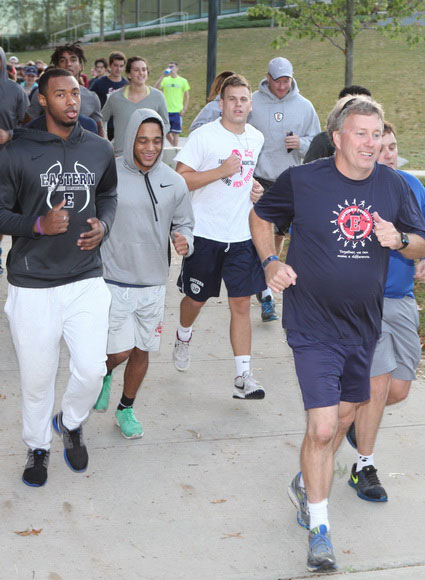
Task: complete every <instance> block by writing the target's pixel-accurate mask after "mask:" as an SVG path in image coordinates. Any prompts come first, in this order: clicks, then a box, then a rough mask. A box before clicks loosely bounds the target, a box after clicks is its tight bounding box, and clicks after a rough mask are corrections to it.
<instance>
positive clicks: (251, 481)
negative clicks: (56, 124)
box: [0, 239, 425, 580]
mask: <svg viewBox="0 0 425 580" xmlns="http://www.w3.org/2000/svg"><path fill="white" fill-rule="evenodd" d="M8 245H9V240H8V239H5V240H4V242H3V247H4V248H5V251H4V254H3V255H4V256H5V255H6V252H7V247H8ZM177 272H178V260H177V259H173V265H172V269H171V279H170V284H169V291H168V297H167V309H166V317H165V318H166V319H165V325H164V333H163V338H162V345H161V351H160V353H159V354H157V355H155V356H152V358H151V366H150V370H149V372H148V376H147V379H146V382H145V385H144V388H143V392H142V393H140V396H139V398H138V399H137V401H136V404H135V411H136V414H137V416H138V417H139V419H140V420H141V421H142V423H143V425H144V429H145V436H144V437H143V439H139V440H134V441H127V440H125V439H123V438H122V436H121V435H120V433H119V431H118V429H117V427H115V426H114V423H113V412H114V409H115V405H116V403H117V402H118V399H119V395H120V391H121V387H122V369H119V370H117V371H116V372H115V373H114V380H113V388H112V391H113V395H112V401H111V407H110V409H109V410H108V412H107V413H106V414H103V415H102V414H96V413H93V414H92V415H91V417H90V419H89V421H88V422H87V424H86V425H85V436H86V442H87V446H88V449H89V454H90V462H89V468H88V470H87V472H86V473H84V474H76V473H73V472H71V471H70V470H69V469H68V467H67V466H66V465H65V462H64V460H63V445H62V442H61V441H60V439H59V438H58V437H57V436H54V439H53V444H52V454H51V459H50V466H49V479H48V482H47V484H46V486H45V487H43V488H39V489H36V488H30V487H27V486H25V485H24V484H23V483H22V482H21V475H22V470H23V466H24V464H25V459H26V449H25V446H24V444H23V443H22V440H21V434H20V431H21V417H20V392H19V373H18V369H17V363H16V359H15V354H14V351H13V347H12V345H11V341H10V336H9V330H8V326H7V321H6V319H5V316H4V314H3V305H4V300H5V295H6V290H7V284H6V274H4V275H3V277H2V279H1V281H0V298H1V302H2V308H1V317H2V324H1V326H0V333H1V345H2V348H1V349H0V365H1V369H2V379H3V381H2V386H1V389H0V408H1V416H2V424H1V433H0V454H1V459H2V470H1V472H0V493H1V501H0V508H1V521H2V525H1V530H2V532H1V544H2V554H3V557H2V565H1V569H0V579H2V580H14V579H18V580H30V579H34V580H121V579H125V580H171V579H182V580H201V579H202V580H254V579H258V580H278V579H280V580H283V579H290V578H291V579H295V578H297V579H299V578H312V577H314V575H312V574H309V573H308V572H307V570H306V567H305V560H306V545H307V533H306V531H305V530H303V529H302V528H300V527H299V526H298V524H297V523H296V518H295V509H294V508H293V506H292V504H291V503H290V501H289V499H288V497H287V494H286V487H287V485H288V483H289V482H290V481H291V479H292V477H293V475H294V474H295V473H296V472H297V470H298V455H299V448H300V443H301V441H302V436H303V432H304V426H305V419H304V413H303V408H302V402H301V397H300V394H299V389H298V386H297V381H296V378H295V374H294V369H293V364H292V357H291V352H290V349H289V348H288V346H287V344H286V342H285V340H284V338H283V334H282V330H281V327H280V323H279V322H272V323H267V324H264V323H262V322H261V319H260V312H259V308H258V306H257V305H256V303H255V299H253V301H252V303H253V309H252V318H253V335H254V341H253V358H254V363H253V367H254V372H255V375H256V377H257V378H259V379H260V380H261V382H262V384H263V385H264V387H265V389H266V398H265V399H264V400H263V401H240V400H234V399H232V390H233V389H232V383H233V374H234V372H233V371H234V368H233V367H234V365H233V357H232V354H231V349H230V345H229V340H228V319H229V315H228V308H227V304H226V300H225V299H224V297H223V298H220V299H216V300H211V301H210V302H209V303H208V304H207V306H206V307H205V308H204V311H203V312H202V314H201V317H200V319H199V321H198V323H197V324H196V331H195V332H194V335H193V340H192V347H191V348H192V359H193V362H192V365H191V367H190V369H189V371H188V372H187V373H178V372H177V371H176V370H175V369H174V366H173V364H172V362H171V351H172V347H173V344H174V336H175V327H176V323H177V320H178V304H179V301H180V296H179V294H178V292H177V290H176V288H175V279H176V276H177ZM280 308H281V305H280V304H279V310H280ZM67 375H68V359H67V353H66V349H65V348H64V349H63V352H62V355H61V360H60V369H59V373H58V379H57V394H58V397H57V403H56V408H57V409H59V406H60V396H61V392H62V391H63V388H64V385H65V383H66V380H67ZM424 408H425V393H424V380H423V378H422V379H421V380H419V381H417V382H415V383H414V385H413V388H412V394H411V396H410V398H409V399H408V401H406V402H405V403H403V404H401V405H399V406H397V407H395V408H393V409H390V412H387V414H386V416H385V420H384V425H383V427H382V430H381V433H380V437H379V440H378V444H377V448H376V454H375V456H376V458H377V461H378V466H379V468H380V469H379V475H380V477H381V480H382V482H383V484H384V486H385V487H386V489H387V491H388V494H389V497H390V501H389V502H388V503H387V504H373V503H370V502H365V501H362V500H360V499H358V498H357V496H356V494H355V492H354V491H353V490H352V489H351V488H350V487H349V486H348V485H347V480H348V476H349V471H350V468H351V465H352V463H353V462H354V460H355V456H354V453H353V450H352V449H351V448H350V447H349V445H348V444H347V443H346V442H344V443H343V445H342V447H341V450H340V452H339V454H338V457H337V462H336V469H335V479H334V485H333V491H332V497H331V501H330V517H331V522H332V534H333V541H334V546H335V550H336V555H337V560H338V565H339V567H340V569H339V573H337V574H334V576H335V577H337V578H338V577H342V575H344V574H348V573H350V576H349V577H350V578H352V579H353V580H359V579H366V580H369V579H373V580H376V579H382V580H387V579H388V580H390V579H391V580H392V579H398V578H400V579H406V580H411V579H413V580H416V579H421V578H424V579H425V547H424V540H423V536H422V530H423V522H424V516H425V494H424V481H425V478H424V475H425V466H424V463H423V458H424V457H425V419H424V411H423V410H424ZM25 530H30V531H31V530H40V532H39V533H38V534H30V535H28V536H21V535H17V534H16V532H22V531H25Z"/></svg>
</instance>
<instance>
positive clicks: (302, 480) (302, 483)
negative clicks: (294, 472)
mask: <svg viewBox="0 0 425 580" xmlns="http://www.w3.org/2000/svg"><path fill="white" fill-rule="evenodd" d="M300 486H301V487H303V488H304V489H305V483H304V477H303V474H302V473H301V475H300Z"/></svg>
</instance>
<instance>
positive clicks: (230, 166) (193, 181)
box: [176, 155, 241, 191]
mask: <svg viewBox="0 0 425 580" xmlns="http://www.w3.org/2000/svg"><path fill="white" fill-rule="evenodd" d="M240 168H241V160H240V159H239V157H236V155H230V157H228V158H227V159H226V160H225V161H224V162H223V163H222V164H221V165H219V166H218V167H216V168H215V169H208V170H207V171H195V170H194V169H192V167H189V165H185V164H184V163H180V161H179V162H178V163H177V167H176V171H177V173H180V175H181V176H182V177H183V178H184V180H185V181H186V184H187V187H188V189H189V191H193V190H195V189H199V188H200V187H205V185H208V184H209V183H213V182H214V181H218V180H219V179H223V178H224V177H230V176H231V175H234V174H235V173H237V172H238V171H240Z"/></svg>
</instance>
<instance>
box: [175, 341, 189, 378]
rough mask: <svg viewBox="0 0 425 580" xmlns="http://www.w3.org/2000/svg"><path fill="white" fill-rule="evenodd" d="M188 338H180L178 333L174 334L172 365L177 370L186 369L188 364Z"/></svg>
mask: <svg viewBox="0 0 425 580" xmlns="http://www.w3.org/2000/svg"><path fill="white" fill-rule="evenodd" d="M191 338H192V337H190V338H189V340H180V339H179V337H178V335H176V342H175V344H174V350H173V361H174V366H175V367H176V369H177V370H178V371H182V372H184V371H187V369H188V368H189V366H190V352H189V342H190V339H191Z"/></svg>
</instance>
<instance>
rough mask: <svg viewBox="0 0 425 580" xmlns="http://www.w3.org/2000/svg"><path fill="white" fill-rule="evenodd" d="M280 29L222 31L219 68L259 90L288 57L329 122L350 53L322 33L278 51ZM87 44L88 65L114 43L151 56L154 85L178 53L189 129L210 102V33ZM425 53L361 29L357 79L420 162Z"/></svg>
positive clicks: (424, 153)
mask: <svg viewBox="0 0 425 580" xmlns="http://www.w3.org/2000/svg"><path fill="white" fill-rule="evenodd" d="M277 35H278V31H277V30H276V29H271V28H249V29H234V30H219V33H218V51H217V72H220V71H221V70H224V69H230V70H234V71H235V72H240V73H242V74H244V75H245V76H246V77H247V78H248V79H249V81H250V82H251V84H252V87H253V88H254V89H255V88H256V87H257V85H258V83H259V81H260V80H261V79H262V78H263V77H264V73H265V72H266V70H267V63H268V61H269V60H270V59H271V58H273V57H274V56H279V55H282V56H286V57H287V58H289V59H290V60H291V62H292V64H293V66H294V70H295V77H296V79H297V82H298V86H299V88H300V91H301V93H302V94H303V95H304V96H305V97H307V98H308V99H310V100H311V101H312V103H313V104H314V106H315V108H316V110H317V113H318V115H319V117H320V121H321V123H322V126H324V125H325V123H326V118H327V114H328V112H329V111H330V109H331V108H332V106H333V104H334V102H335V100H336V96H337V93H338V92H339V90H340V89H341V88H342V86H343V84H344V59H343V57H342V55H341V53H340V51H338V50H337V49H335V48H333V47H332V46H330V45H329V44H328V43H325V42H319V41H316V40H313V41H311V40H291V41H290V43H289V44H288V46H287V47H286V48H284V49H281V50H279V51H276V50H274V49H272V48H271V46H270V43H271V42H272V40H273V39H274V38H275V37H276V36H277ZM84 49H85V52H86V55H87V58H88V65H87V67H86V72H89V71H90V68H91V64H92V63H93V60H94V59H95V58H96V57H99V56H107V55H108V54H109V52H111V51H112V50H122V51H124V52H125V53H126V55H127V57H128V56H133V55H140V56H144V57H146V58H147V59H148V61H149V63H150V67H151V74H150V80H151V84H153V83H154V82H155V80H156V79H157V78H158V77H159V75H160V74H161V71H162V70H163V68H164V67H165V65H167V64H168V61H169V60H176V61H177V62H178V63H179V65H180V72H181V75H182V76H184V77H186V78H187V79H188V81H189V83H190V85H191V103H190V106H189V112H188V114H187V116H186V118H185V120H184V125H183V131H184V132H185V131H187V129H188V127H189V125H190V123H191V121H192V119H193V118H194V117H195V115H196V114H197V113H198V111H199V110H200V109H201V108H202V106H203V105H204V103H205V87H206V60H207V56H206V51H207V33H206V32H188V33H186V34H181V33H177V34H174V35H171V36H165V37H154V38H145V39H140V40H129V41H126V42H125V43H120V42H105V43H97V44H93V45H87V46H85V47H84ZM50 53H51V50H44V51H36V52H27V53H18V56H19V58H20V60H21V61H25V60H28V59H30V58H35V57H41V58H44V60H46V61H47V62H48V60H49V55H50ZM423 56H424V47H423V45H419V46H416V47H414V48H412V49H410V48H408V47H407V45H406V44H405V43H404V42H403V41H402V40H401V39H396V40H391V39H388V38H385V37H383V36H382V35H380V34H378V33H376V32H374V31H367V32H364V33H362V34H361V35H360V36H359V37H358V40H357V45H356V58H355V73H354V82H355V83H356V84H361V85H364V86H366V87H368V88H369V89H370V90H371V91H372V93H373V96H374V97H375V98H376V100H378V101H379V102H380V103H382V105H383V106H384V109H385V111H386V116H387V118H388V119H389V120H391V121H392V122H393V123H395V125H396V127H397V129H398V140H399V150H400V153H401V155H402V156H403V157H405V158H407V159H409V162H410V163H409V165H408V166H406V167H407V168H414V169H422V168H425V147H424V127H425V108H424V106H423V102H424V101H423V95H424V93H425V75H424V74H423Z"/></svg>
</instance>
